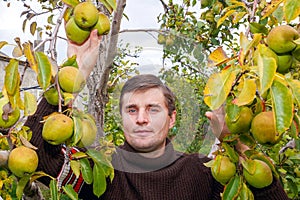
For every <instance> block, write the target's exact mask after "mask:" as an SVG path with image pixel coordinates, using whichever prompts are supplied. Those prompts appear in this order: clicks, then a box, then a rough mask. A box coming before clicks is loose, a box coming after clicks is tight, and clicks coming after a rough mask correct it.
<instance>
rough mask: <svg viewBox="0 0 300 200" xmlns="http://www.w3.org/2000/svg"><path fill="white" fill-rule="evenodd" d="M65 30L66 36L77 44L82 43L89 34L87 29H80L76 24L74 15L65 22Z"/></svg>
mask: <svg viewBox="0 0 300 200" xmlns="http://www.w3.org/2000/svg"><path fill="white" fill-rule="evenodd" d="M65 31H66V35H67V38H68V39H69V40H71V41H72V42H74V43H76V44H79V45H81V44H82V43H84V42H85V41H86V39H87V38H88V37H89V35H90V31H89V30H85V29H82V28H80V27H79V26H78V25H77V24H76V22H75V20H74V17H71V18H70V19H69V21H68V22H67V23H66V27H65Z"/></svg>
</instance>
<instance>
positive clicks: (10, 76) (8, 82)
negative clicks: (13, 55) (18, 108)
mask: <svg viewBox="0 0 300 200" xmlns="http://www.w3.org/2000/svg"><path fill="white" fill-rule="evenodd" d="M18 67H19V62H18V61H17V60H15V59H11V60H10V61H9V63H8V65H7V66H6V67H5V78H4V85H5V88H6V92H7V94H9V95H10V96H14V94H15V93H16V92H17V91H16V90H17V87H18V86H19V81H20V75H19V68H18Z"/></svg>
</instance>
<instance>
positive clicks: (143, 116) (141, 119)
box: [136, 109, 149, 124]
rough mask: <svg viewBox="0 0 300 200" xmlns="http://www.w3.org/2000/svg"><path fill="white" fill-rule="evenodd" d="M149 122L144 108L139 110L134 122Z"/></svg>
mask: <svg viewBox="0 0 300 200" xmlns="http://www.w3.org/2000/svg"><path fill="white" fill-rule="evenodd" d="M148 122H149V114H148V112H147V111H146V110H142V109H141V110H139V112H138V115H137V119H136V123H138V124H144V123H148Z"/></svg>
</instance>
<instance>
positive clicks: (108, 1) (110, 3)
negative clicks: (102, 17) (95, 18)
mask: <svg viewBox="0 0 300 200" xmlns="http://www.w3.org/2000/svg"><path fill="white" fill-rule="evenodd" d="M100 2H101V3H102V4H103V5H104V6H105V8H106V9H107V10H108V11H109V12H110V13H112V12H113V11H114V10H116V9H117V4H116V1H115V0H100Z"/></svg>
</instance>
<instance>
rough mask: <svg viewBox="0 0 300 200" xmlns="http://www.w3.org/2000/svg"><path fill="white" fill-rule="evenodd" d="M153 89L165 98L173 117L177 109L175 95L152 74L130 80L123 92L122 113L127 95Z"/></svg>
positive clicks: (121, 97)
mask: <svg viewBox="0 0 300 200" xmlns="http://www.w3.org/2000/svg"><path fill="white" fill-rule="evenodd" d="M151 88H159V89H161V91H162V92H163V95H164V97H165V103H166V106H167V108H168V115H169V116H171V115H172V112H173V111H174V110H175V109H176V107H175V100H176V97H175V95H174V93H173V92H172V91H171V90H170V88H169V87H168V86H166V85H165V84H164V83H163V82H162V81H161V80H160V79H159V78H158V77H157V76H155V75H152V74H142V75H136V76H134V77H132V78H131V79H129V80H128V81H127V82H126V83H125V84H124V86H123V88H122V90H121V96H120V101H119V107H120V113H121V112H122V105H123V97H124V95H125V94H126V93H130V92H135V91H143V90H148V89H151Z"/></svg>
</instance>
